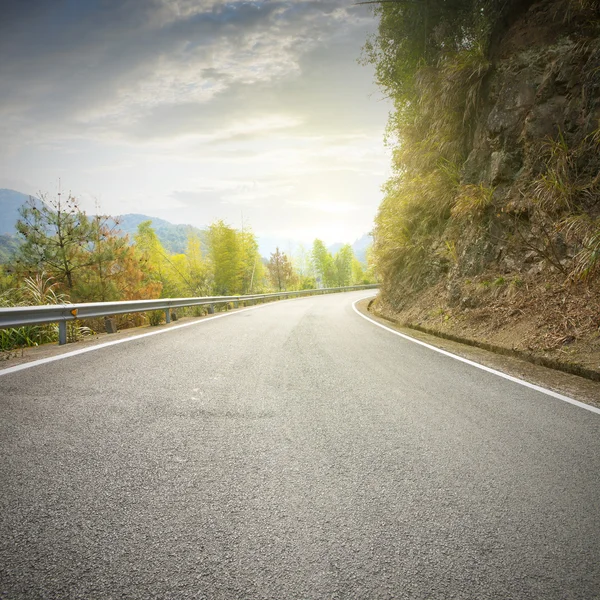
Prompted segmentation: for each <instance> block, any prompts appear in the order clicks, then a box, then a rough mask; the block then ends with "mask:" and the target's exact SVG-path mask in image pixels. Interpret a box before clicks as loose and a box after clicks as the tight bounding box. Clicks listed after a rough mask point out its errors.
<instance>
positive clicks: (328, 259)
mask: <svg viewBox="0 0 600 600" xmlns="http://www.w3.org/2000/svg"><path fill="white" fill-rule="evenodd" d="M312 263H313V268H314V270H315V273H316V276H317V281H318V280H319V279H320V280H321V286H323V287H331V286H333V285H334V284H335V267H334V264H333V258H332V256H331V254H330V253H329V251H328V250H327V248H326V247H325V244H324V243H323V242H322V241H321V240H319V239H316V240H315V241H314V242H313V247H312Z"/></svg>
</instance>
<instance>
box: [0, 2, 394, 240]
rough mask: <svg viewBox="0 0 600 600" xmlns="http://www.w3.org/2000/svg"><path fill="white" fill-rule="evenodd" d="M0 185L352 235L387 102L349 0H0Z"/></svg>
mask: <svg viewBox="0 0 600 600" xmlns="http://www.w3.org/2000/svg"><path fill="white" fill-rule="evenodd" d="M0 11H1V12H0V14H1V15H2V18H0V55H1V56H2V60H1V61H0V139H1V140H2V143H1V144H0V188H9V189H14V190H17V191H20V192H23V193H27V194H36V195H37V194H39V193H47V194H49V195H50V196H54V195H55V194H56V193H57V192H58V190H59V186H60V188H61V190H62V192H63V193H66V192H69V191H70V192H71V193H72V194H73V195H74V196H75V197H76V198H78V200H79V201H80V203H81V205H82V207H83V208H84V209H85V210H86V211H88V212H90V213H95V212H101V213H103V214H111V215H117V214H125V213H144V214H148V215H151V216H155V217H160V218H163V219H166V220H168V221H171V222H173V223H189V224H192V225H195V226H197V227H205V226H207V225H208V224H210V223H211V222H213V221H215V220H216V219H223V220H224V221H225V222H226V223H228V224H229V225H231V226H233V227H236V228H240V227H241V226H244V227H245V228H248V227H251V228H252V229H253V231H254V232H255V233H256V234H257V236H258V237H259V239H262V240H263V246H264V244H267V245H268V243H269V242H266V241H265V240H271V241H272V242H273V243H275V241H277V242H279V243H281V242H282V241H283V240H288V241H292V240H293V241H299V242H303V243H311V242H312V240H314V239H315V238H320V239H322V240H323V241H325V242H326V243H328V244H331V243H333V242H345V243H346V242H349V243H351V242H353V241H354V240H355V239H357V238H358V237H360V236H361V235H362V234H364V233H366V232H368V231H370V230H371V228H372V226H373V218H374V216H375V214H376V211H377V207H378V205H379V202H380V200H381V195H382V194H381V186H382V184H383V183H384V181H385V179H386V178H387V177H388V175H389V162H390V159H389V155H388V153H387V150H386V149H385V147H384V144H383V133H384V128H385V123H386V120H387V116H388V112H389V110H390V106H389V104H388V103H387V101H386V100H385V99H384V98H383V97H382V94H381V92H380V91H379V90H378V89H377V87H376V85H375V83H374V74H373V69H372V67H370V66H361V65H360V64H358V62H357V59H358V58H359V57H360V53H361V47H362V46H363V44H364V42H365V40H366V38H367V36H368V35H369V34H370V33H374V32H375V30H376V27H377V22H376V19H375V18H374V17H373V15H372V12H371V10H370V7H368V6H354V5H353V4H352V2H351V0H323V1H319V0H287V1H276V0H257V1H256V2H216V1H214V0H27V1H16V0H0Z"/></svg>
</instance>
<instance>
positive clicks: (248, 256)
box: [237, 229, 264, 294]
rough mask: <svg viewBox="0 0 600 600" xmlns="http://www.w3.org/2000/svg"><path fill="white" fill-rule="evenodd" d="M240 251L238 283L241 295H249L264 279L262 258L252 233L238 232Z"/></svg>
mask: <svg viewBox="0 0 600 600" xmlns="http://www.w3.org/2000/svg"><path fill="white" fill-rule="evenodd" d="M237 235H238V239H239V249H240V267H241V272H240V280H241V281H240V282H241V290H240V291H241V293H242V294H251V293H252V291H253V289H256V287H257V285H258V284H259V282H260V281H261V280H262V279H263V277H264V267H263V263H262V258H261V256H260V253H259V251H258V241H257V240H256V236H255V235H254V233H252V231H250V230H248V229H246V230H244V231H241V232H239V233H238V234H237Z"/></svg>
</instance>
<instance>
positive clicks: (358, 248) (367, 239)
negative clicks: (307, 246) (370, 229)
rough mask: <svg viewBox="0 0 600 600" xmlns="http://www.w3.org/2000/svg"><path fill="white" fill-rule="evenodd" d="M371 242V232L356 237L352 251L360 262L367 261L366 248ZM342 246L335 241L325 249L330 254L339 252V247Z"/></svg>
mask: <svg viewBox="0 0 600 600" xmlns="http://www.w3.org/2000/svg"><path fill="white" fill-rule="evenodd" d="M372 243H373V238H372V237H371V234H369V233H365V234H364V235H363V236H362V237H360V238H358V239H357V240H356V241H355V242H354V243H353V244H351V246H352V250H353V251H354V256H356V258H358V260H359V261H360V262H362V263H366V262H367V248H368V247H369V246H370V245H371V244H372ZM342 246H344V244H342V243H341V242H336V243H335V244H331V246H328V247H327V250H329V252H330V253H331V254H335V253H336V252H339V250H340V248H341V247H342Z"/></svg>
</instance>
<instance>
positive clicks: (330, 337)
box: [0, 292, 600, 600]
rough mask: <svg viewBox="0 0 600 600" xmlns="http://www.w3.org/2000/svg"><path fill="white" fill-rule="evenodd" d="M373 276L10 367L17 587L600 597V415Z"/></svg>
mask: <svg viewBox="0 0 600 600" xmlns="http://www.w3.org/2000/svg"><path fill="white" fill-rule="evenodd" d="M364 296H365V293H364V292H355V293H349V294H336V295H330V296H320V297H313V298H306V299H301V300H294V301H285V302H280V303H274V304H270V305H266V306H264V307H259V308H257V309H252V310H247V311H245V312H237V313H234V314H229V315H228V316H227V317H225V318H220V319H214V320H207V321H203V322H199V323H198V324H195V325H193V326H190V327H185V328H181V329H177V330H172V331H168V332H166V333H164V334H162V335H154V336H151V337H146V338H141V339H135V340H131V341H128V342H127V343H122V344H119V345H115V346H112V347H109V348H102V349H99V350H97V351H93V352H88V353H86V354H81V355H78V356H72V357H69V358H66V359H64V360H59V361H56V362H52V363H49V364H43V365H39V366H34V367H32V368H27V369H25V370H22V371H19V372H14V373H9V374H4V375H2V376H0V454H1V463H0V482H1V487H0V515H1V520H2V526H1V531H0V533H1V539H0V598H2V599H4V600H8V599H21V598H28V599H29V598H44V599H51V598H57V599H59V598H60V599H68V598H81V599H86V600H90V599H96V598H97V599H108V598H115V599H116V598H127V599H138V598H139V599H148V598H161V599H166V598H173V599H187V598H196V599H200V598H205V599H207V600H213V599H214V600H217V599H228V600H232V599H248V600H254V599H257V600H258V599H265V600H266V599H269V600H285V599H297V600H309V599H310V600H312V599H315V600H316V599H323V600H324V599H328V600H333V599H340V600H342V599H355V598H356V599H364V600H374V599H383V598H386V599H390V600H392V599H393V600H399V599H407V600H409V599H410V600H420V599H423V600H425V599H427V600H438V599H439V600H449V599H452V598H453V599H463V598H464V599H470V600H471V599H472V600H485V599H490V600H491V599H494V600H506V599H513V598H514V599H518V600H526V599H535V600H539V599H543V600H553V599H556V600H559V599H560V600H566V599H576V598H577V599H581V600H591V599H593V598H600V558H599V557H600V483H599V482H600V415H598V414H594V413H591V412H589V411H586V410H583V409H582V408H579V407H577V406H573V405H571V404H567V403H565V402H562V401H560V400H558V399H556V398H552V397H550V396H547V395H545V394H543V393H541V392H538V391H535V390H532V389H528V388H526V387H523V386H520V385H518V384H515V383H513V382H511V381H507V380H506V379H502V378H500V377H498V376H496V375H494V374H492V373H487V372H484V371H481V370H479V369H476V368H474V367H472V366H469V365H467V364H464V363H461V362H458V361H456V360H453V359H452V358H450V357H447V356H443V355H440V354H438V353H435V352H432V351H431V350H429V349H427V348H424V347H421V346H418V345H416V344H413V343H411V342H409V341H406V340H404V339H402V338H400V337H398V336H395V335H392V334H391V333H389V332H387V331H384V330H382V329H380V328H378V327H376V326H374V325H372V324H371V323H369V322H368V321H366V320H364V319H362V318H360V317H359V316H358V315H357V314H356V313H355V312H354V311H353V310H352V302H353V301H354V300H356V299H357V298H361V297H364Z"/></svg>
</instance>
